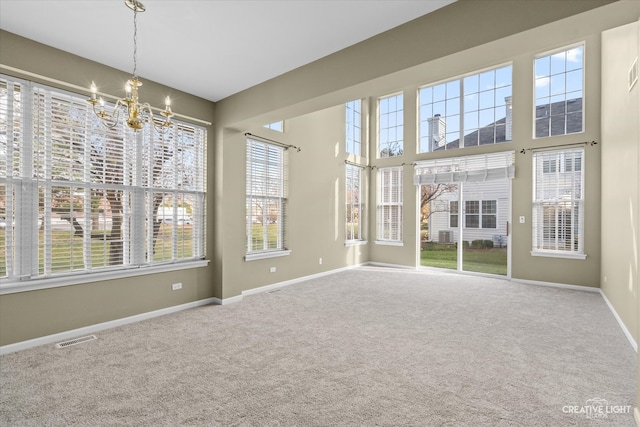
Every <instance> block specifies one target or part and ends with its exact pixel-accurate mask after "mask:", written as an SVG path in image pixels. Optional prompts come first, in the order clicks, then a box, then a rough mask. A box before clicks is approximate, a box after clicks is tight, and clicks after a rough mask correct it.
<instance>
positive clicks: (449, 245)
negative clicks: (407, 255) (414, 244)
mask: <svg viewBox="0 0 640 427" xmlns="http://www.w3.org/2000/svg"><path fill="white" fill-rule="evenodd" d="M512 162H513V153H495V154H489V155H482V156H467V157H458V158H452V159H443V160H438V161H429V162H422V163H419V164H418V165H416V175H415V183H416V184H418V185H419V191H420V193H419V194H420V215H419V218H420V239H419V240H420V248H419V253H420V255H419V266H422V267H437V268H448V269H452V270H457V271H468V272H476V273H484V274H496V275H502V276H510V271H509V253H510V252H509V244H510V236H509V234H510V230H509V222H510V220H511V178H512V177H513V174H514V168H513V163H512Z"/></svg>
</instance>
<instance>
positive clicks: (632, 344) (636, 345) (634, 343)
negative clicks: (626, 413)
mask: <svg viewBox="0 0 640 427" xmlns="http://www.w3.org/2000/svg"><path fill="white" fill-rule="evenodd" d="M600 295H602V299H604V302H606V303H607V306H608V307H609V310H611V313H612V314H613V317H614V318H615V319H616V322H618V325H619V326H620V329H622V333H623V334H624V336H625V337H627V339H628V340H629V343H631V347H633V349H634V350H635V351H636V353H637V352H638V343H636V340H634V339H633V336H632V335H631V332H629V329H627V327H626V326H625V324H624V322H623V321H622V319H621V318H620V316H618V313H617V312H616V309H615V308H613V305H612V304H611V303H610V302H609V299H608V298H607V296H606V295H605V294H604V292H603V291H602V289H600ZM637 409H638V408H636V410H637Z"/></svg>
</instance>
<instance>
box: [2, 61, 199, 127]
mask: <svg viewBox="0 0 640 427" xmlns="http://www.w3.org/2000/svg"><path fill="white" fill-rule="evenodd" d="M0 70H6V71H8V72H14V73H18V74H21V75H23V76H27V77H32V78H35V79H38V80H42V81H45V82H47V83H53V84H56V85H60V86H64V87H66V88H68V89H73V90H75V91H80V92H89V91H90V90H89V89H88V88H86V87H82V86H78V85H75V84H73V83H69V82H65V81H62V80H57V79H53V78H51V77H47V76H43V75H41V74H36V73H32V72H31V71H26V70H21V69H19V68H15V67H11V66H9V65H4V64H0ZM97 95H100V96H104V97H105V98H110V99H113V100H118V99H120V98H119V97H117V96H114V95H110V94H108V93H103V92H98V93H97ZM151 108H152V109H153V110H155V111H158V112H160V111H162V110H161V109H160V108H156V107H151ZM173 115H174V116H175V117H180V118H182V119H186V120H190V121H192V122H196V123H200V124H203V125H206V126H211V122H208V121H206V120H201V119H197V118H195V117H189V116H185V115H184V114H179V113H173Z"/></svg>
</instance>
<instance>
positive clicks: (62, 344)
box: [56, 335, 98, 348]
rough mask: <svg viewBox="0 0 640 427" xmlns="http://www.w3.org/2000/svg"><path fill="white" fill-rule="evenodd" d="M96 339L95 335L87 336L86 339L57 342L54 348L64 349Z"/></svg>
mask: <svg viewBox="0 0 640 427" xmlns="http://www.w3.org/2000/svg"><path fill="white" fill-rule="evenodd" d="M96 339H98V337H96V336H95V335H87V336H86V337H80V338H74V339H72V340H68V341H63V342H59V343H58V344H56V348H66V347H69V346H72V345H76V344H82V343H83V342H87V341H93V340H96Z"/></svg>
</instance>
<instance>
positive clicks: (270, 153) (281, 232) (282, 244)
mask: <svg viewBox="0 0 640 427" xmlns="http://www.w3.org/2000/svg"><path fill="white" fill-rule="evenodd" d="M245 146H246V163H245V179H246V182H245V196H246V197H245V200H246V203H245V217H246V222H245V231H246V233H245V234H246V240H245V242H246V245H245V256H244V260H245V261H254V260H259V259H265V258H274V257H280V256H288V255H290V254H291V251H290V250H289V249H288V247H287V246H288V239H287V216H288V215H287V207H288V179H287V174H288V150H287V147H284V146H281V145H278V144H273V143H270V142H267V141H263V140H260V139H258V138H256V137H247V140H246V145H245ZM254 148H255V150H254ZM260 149H261V150H263V151H264V153H265V154H264V156H262V157H263V158H262V159H260V157H259V156H254V152H255V154H258V153H257V151H259V150H260ZM274 155H275V156H274ZM272 166H275V167H276V168H277V169H275V170H274V169H273V168H272ZM254 171H255V173H254ZM269 185H271V187H270V188H267V187H269ZM269 193H272V194H269ZM256 200H262V201H264V202H265V203H269V205H270V206H271V208H273V207H274V206H275V217H276V218H275V220H274V219H271V217H273V216H274V213H273V211H269V212H268V211H267V209H264V208H263V209H260V207H259V205H254V202H255V201H256ZM249 206H251V208H250V207H249ZM253 207H257V208H258V210H261V211H262V214H261V215H260V216H261V218H258V216H259V215H257V214H255V215H254V214H253V213H252V212H253ZM258 219H259V221H258ZM256 221H257V222H256ZM254 224H261V225H262V230H261V233H262V236H259V237H260V238H261V239H262V247H261V248H258V249H254V246H253V245H254V238H255V240H256V241H257V240H258V238H257V237H256V236H255V233H254V228H255V227H254ZM265 224H267V226H269V225H275V226H276V233H275V239H276V240H275V247H269V245H270V242H271V243H273V241H272V240H270V239H269V234H270V232H269V228H268V227H267V228H265V227H264V225H265Z"/></svg>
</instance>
